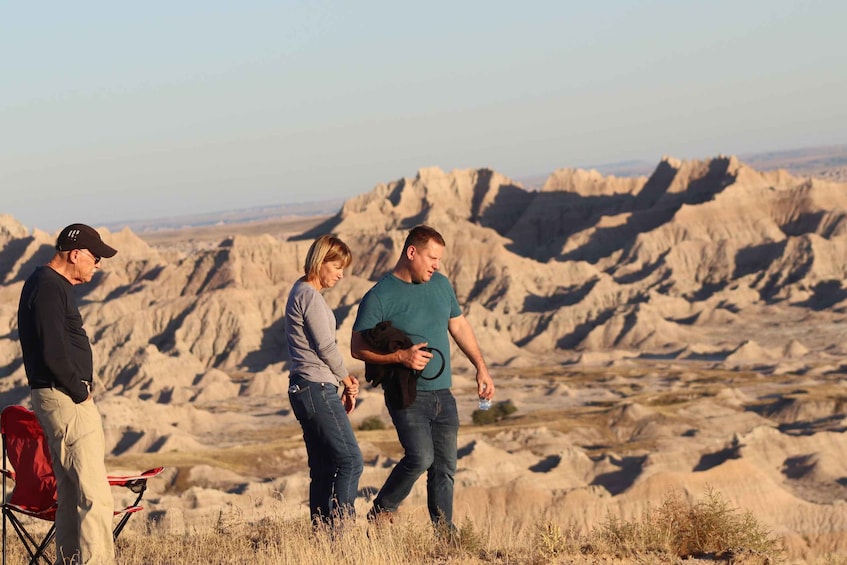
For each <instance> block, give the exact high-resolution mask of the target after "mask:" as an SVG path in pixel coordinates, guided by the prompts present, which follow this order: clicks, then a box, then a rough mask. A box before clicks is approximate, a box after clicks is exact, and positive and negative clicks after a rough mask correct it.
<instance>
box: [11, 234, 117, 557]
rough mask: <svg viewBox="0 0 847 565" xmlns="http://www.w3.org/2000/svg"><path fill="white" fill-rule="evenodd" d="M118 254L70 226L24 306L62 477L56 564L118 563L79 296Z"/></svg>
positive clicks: (21, 329) (41, 412)
mask: <svg viewBox="0 0 847 565" xmlns="http://www.w3.org/2000/svg"><path fill="white" fill-rule="evenodd" d="M115 253H117V251H116V250H115V249H113V248H112V247H109V246H108V245H106V244H105V243H104V242H103V240H102V239H101V238H100V234H99V233H97V231H96V230H95V229H94V228H91V227H89V226H87V225H85V224H71V225H69V226H68V227H66V228H65V229H63V230H62V231H61V232H60V233H59V237H58V238H57V239H56V254H55V255H54V256H53V258H52V259H51V260H50V261H49V262H48V263H47V265H45V266H41V267H38V268H36V270H35V272H34V273H33V274H32V275H30V277H29V278H28V279H27V280H26V283H25V284H24V288H23V291H22V292H21V301H20V304H19V306H18V333H19V336H20V340H21V349H22V350H23V357H24V368H25V370H26V376H27V380H28V381H29V386H30V388H31V389H32V407H33V410H34V411H35V415H36V416H37V417H38V421H39V422H40V423H41V427H42V428H44V433H45V435H46V436H47V442H48V444H49V446H50V457H51V459H52V462H53V472H54V474H55V475H56V491H57V499H58V510H57V511H56V563H91V564H93V563H96V564H113V563H114V562H115V547H114V543H113V539H112V516H113V511H114V502H113V500H112V492H111V488H110V486H109V481H108V479H107V477H106V465H105V462H104V459H105V456H106V441H105V439H104V436H103V422H102V420H101V419H100V412H99V411H98V410H97V407H96V406H95V405H94V401H93V400H92V398H91V387H92V379H93V376H94V367H93V359H92V355H91V343H90V342H89V340H88V335H87V334H86V333H85V329H84V328H83V327H82V316H81V315H80V313H79V308H78V306H77V303H76V297H75V296H74V293H73V286H74V285H78V284H82V283H86V282H90V281H91V279H92V277H93V276H94V273H95V271H96V270H97V269H98V268H100V260H101V259H102V258H103V257H112V256H114V255H115Z"/></svg>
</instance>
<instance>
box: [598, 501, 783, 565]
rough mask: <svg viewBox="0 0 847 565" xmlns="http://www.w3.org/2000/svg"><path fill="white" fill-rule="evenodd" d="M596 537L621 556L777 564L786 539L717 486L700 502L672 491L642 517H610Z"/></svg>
mask: <svg viewBox="0 0 847 565" xmlns="http://www.w3.org/2000/svg"><path fill="white" fill-rule="evenodd" d="M593 538H594V543H595V544H596V547H595V550H600V551H602V552H611V553H614V554H616V555H618V556H638V555H646V554H652V555H667V556H669V557H678V558H684V559H688V558H716V559H720V560H726V561H730V560H731V561H733V562H735V563H741V562H747V563H774V562H777V561H779V560H780V559H782V557H783V550H782V547H781V544H780V541H779V540H778V539H777V538H775V537H773V536H772V535H771V533H770V532H769V531H768V530H767V528H765V527H764V526H762V525H761V524H760V523H759V522H758V521H757V520H756V518H755V517H754V516H753V515H752V514H751V513H750V512H737V511H736V510H734V509H732V508H730V506H729V503H728V502H727V501H726V500H724V499H723V498H722V497H721V495H720V494H719V493H718V492H716V491H714V490H712V489H708V490H707V492H706V496H705V498H704V499H703V500H701V501H698V502H696V503H694V504H690V503H689V502H687V501H686V500H684V499H683V497H682V496H681V495H680V494H679V493H676V492H671V493H670V494H668V495H667V497H666V498H665V500H664V502H663V503H662V504H661V505H660V506H659V507H658V508H655V509H654V508H648V509H647V510H646V511H645V512H644V513H643V514H642V516H641V518H640V519H639V520H636V521H632V522H627V521H624V520H620V519H618V518H616V517H614V516H609V517H608V518H607V519H606V522H605V523H604V524H603V525H602V526H601V527H600V528H599V529H598V530H597V531H596V532H595V535H594V536H593ZM742 558H743V559H744V561H741V559H742Z"/></svg>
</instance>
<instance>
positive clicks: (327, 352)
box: [285, 279, 349, 385]
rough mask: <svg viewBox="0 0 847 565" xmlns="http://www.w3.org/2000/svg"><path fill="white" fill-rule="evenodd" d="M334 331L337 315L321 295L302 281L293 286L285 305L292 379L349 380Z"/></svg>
mask: <svg viewBox="0 0 847 565" xmlns="http://www.w3.org/2000/svg"><path fill="white" fill-rule="evenodd" d="M335 329H336V320H335V314H334V313H333V312H332V309H331V308H330V307H329V305H328V304H327V303H326V300H324V298H323V296H321V294H320V292H318V290H317V289H316V288H315V287H313V286H312V285H310V284H309V283H307V282H306V281H304V280H303V279H300V280H298V281H297V282H296V283H294V286H293V287H291V292H289V294H288V302H287V303H286V305H285V337H286V341H287V342H288V353H289V356H290V358H291V376H294V375H298V376H300V377H303V378H304V379H306V380H308V381H312V382H317V383H330V384H333V385H339V382H340V381H341V380H342V379H344V378H346V377H347V375H348V374H349V373H347V369H346V367H345V366H344V359H343V358H342V357H341V352H340V351H339V350H338V343H337V342H336V341H335Z"/></svg>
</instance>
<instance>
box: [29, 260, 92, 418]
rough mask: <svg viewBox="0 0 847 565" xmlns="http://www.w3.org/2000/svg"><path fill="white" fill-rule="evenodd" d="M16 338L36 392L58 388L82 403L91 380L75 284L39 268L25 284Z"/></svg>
mask: <svg viewBox="0 0 847 565" xmlns="http://www.w3.org/2000/svg"><path fill="white" fill-rule="evenodd" d="M18 334H19V336H20V340H21V349H22V350H23V354H24V369H25V370H26V376H27V380H28V381H29V386H30V387H32V388H49V387H55V388H57V389H58V390H61V391H62V392H64V393H65V394H67V395H68V396H70V397H71V399H73V401H74V402H76V403H80V402H82V401H84V400H85V399H86V398H88V387H86V384H85V382H83V381H86V382H87V383H89V384H90V383H91V380H92V376H93V372H94V369H93V361H92V356H91V343H90V342H89V340H88V334H86V333H85V329H84V328H83V327H82V316H81V315H80V313H79V307H78V306H77V304H76V297H75V296H74V294H73V285H72V284H71V283H70V281H68V280H67V279H66V278H65V277H63V276H62V275H60V274H59V273H57V272H56V271H54V270H53V269H51V268H50V267H38V268H37V269H36V270H35V272H34V273H33V274H32V275H30V277H29V278H28V279H27V280H26V283H24V288H23V291H22V292H21V301H20V304H19V305H18Z"/></svg>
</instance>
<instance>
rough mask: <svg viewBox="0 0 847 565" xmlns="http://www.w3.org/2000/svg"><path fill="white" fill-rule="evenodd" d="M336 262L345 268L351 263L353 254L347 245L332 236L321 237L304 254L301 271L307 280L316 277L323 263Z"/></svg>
mask: <svg viewBox="0 0 847 565" xmlns="http://www.w3.org/2000/svg"><path fill="white" fill-rule="evenodd" d="M334 261H338V262H340V263H341V266H342V268H347V267H348V266H349V265H350V263H351V262H352V261H353V254H352V253H350V248H349V247H347V244H346V243H344V242H343V241H341V240H340V239H339V238H337V237H336V236H334V235H322V236H320V237H319V238H318V239H316V240H315V241H313V242H312V245H311V246H310V247H309V251H308V252H307V253H306V261H305V263H304V264H303V271H304V273H305V275H306V278H307V279H313V278H316V277H317V276H318V271H319V270H320V268H321V265H323V264H324V263H332V262H334Z"/></svg>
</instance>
